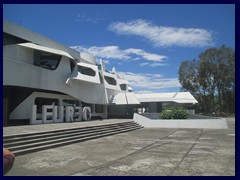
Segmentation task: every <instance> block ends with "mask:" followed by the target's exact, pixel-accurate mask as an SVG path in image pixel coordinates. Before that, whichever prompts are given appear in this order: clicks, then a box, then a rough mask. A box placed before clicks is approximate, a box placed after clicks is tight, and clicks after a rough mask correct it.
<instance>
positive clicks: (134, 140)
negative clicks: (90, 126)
mask: <svg viewBox="0 0 240 180" xmlns="http://www.w3.org/2000/svg"><path fill="white" fill-rule="evenodd" d="M227 123H228V127H229V128H228V129H221V130H218V129H166V128H160V129H156V128H154V129H153V128H143V129H139V130H135V131H131V132H127V133H122V134H117V135H113V136H108V137H104V138H99V139H95V140H90V141H85V142H81V143H76V144H73V145H68V146H63V147H59V148H53V149H48V150H44V151H39V152H36V153H31V154H27V155H22V156H18V157H16V160H15V164H14V167H13V168H12V170H11V171H10V172H9V173H8V174H7V176H89V175H90V176H125V175H130V176H131V175H133V176H148V175H149V176H208V175H210V176H234V175H235V118H227Z"/></svg>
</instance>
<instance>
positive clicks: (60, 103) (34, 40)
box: [3, 21, 197, 125]
mask: <svg viewBox="0 0 240 180" xmlns="http://www.w3.org/2000/svg"><path fill="white" fill-rule="evenodd" d="M3 94H4V96H3V115H4V124H5V125H7V124H39V123H57V122H71V121H82V120H90V119H99V118H132V116H133V113H134V112H136V111H137V110H138V109H139V108H144V109H145V110H146V112H160V111H161V107H162V103H163V102H175V103H188V104H194V103H197V101H196V99H195V98H194V97H193V96H192V95H191V94H190V93H188V92H178V93H155V94H135V93H134V92H133V91H132V89H131V88H130V86H129V82H128V81H127V80H126V79H124V77H123V76H121V75H119V74H118V73H117V72H116V70H115V68H113V70H112V71H107V70H106V69H105V64H104V62H103V61H101V62H100V64H96V58H95V57H93V56H91V55H88V54H84V53H79V52H78V51H75V50H73V49H71V48H69V47H66V46H64V45H62V44H59V43H57V42H55V41H53V40H51V39H48V38H46V37H44V36H42V35H40V34H37V33H35V32H32V31H30V30H28V29H25V28H23V27H20V26H17V25H14V24H12V23H10V22H8V21H3Z"/></svg>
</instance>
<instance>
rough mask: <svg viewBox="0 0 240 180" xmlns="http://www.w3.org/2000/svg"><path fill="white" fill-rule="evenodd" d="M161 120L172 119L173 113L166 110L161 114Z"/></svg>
mask: <svg viewBox="0 0 240 180" xmlns="http://www.w3.org/2000/svg"><path fill="white" fill-rule="evenodd" d="M160 118H161V119H172V111H169V110H164V111H162V112H161V113H160Z"/></svg>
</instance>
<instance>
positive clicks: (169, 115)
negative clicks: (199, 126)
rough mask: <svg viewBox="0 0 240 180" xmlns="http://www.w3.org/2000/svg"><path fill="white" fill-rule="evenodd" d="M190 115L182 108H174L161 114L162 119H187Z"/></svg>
mask: <svg viewBox="0 0 240 180" xmlns="http://www.w3.org/2000/svg"><path fill="white" fill-rule="evenodd" d="M188 116H189V114H188V113H187V111H186V110H185V109H184V108H182V107H178V108H174V109H173V110H172V111H167V110H164V111H162V112H161V113H160V118H162V119H187V118H188Z"/></svg>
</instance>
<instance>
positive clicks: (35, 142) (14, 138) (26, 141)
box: [3, 121, 143, 156]
mask: <svg viewBox="0 0 240 180" xmlns="http://www.w3.org/2000/svg"><path fill="white" fill-rule="evenodd" d="M140 128H143V127H142V126H140V125H139V124H137V123H135V122H133V121H130V122H123V123H115V124H108V125H99V126H90V127H81V128H71V129H60V130H54V131H45V132H37V133H27V134H16V135H10V136H4V137H3V142H4V144H3V145H4V147H6V148H8V149H9V150H10V151H12V152H13V153H14V154H15V155H16V156H19V155H22V154H27V153H31V152H36V151H40V150H46V149H49V148H54V147H59V146H64V145H69V144H73V143H78V142H82V141H87V140H91V139H96V138H100V137H104V136H110V135H114V134H119V133H123V132H128V131H133V130H136V129H140Z"/></svg>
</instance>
